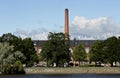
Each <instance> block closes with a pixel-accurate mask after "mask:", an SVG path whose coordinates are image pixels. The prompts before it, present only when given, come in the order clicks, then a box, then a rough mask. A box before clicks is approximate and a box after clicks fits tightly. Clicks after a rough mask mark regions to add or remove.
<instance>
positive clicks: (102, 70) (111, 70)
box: [25, 67, 120, 74]
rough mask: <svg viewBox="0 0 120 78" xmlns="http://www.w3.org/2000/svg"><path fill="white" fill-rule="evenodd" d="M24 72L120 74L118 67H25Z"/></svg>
mask: <svg viewBox="0 0 120 78" xmlns="http://www.w3.org/2000/svg"><path fill="white" fill-rule="evenodd" d="M25 71H26V74H120V67H69V68H45V67H32V68H25Z"/></svg>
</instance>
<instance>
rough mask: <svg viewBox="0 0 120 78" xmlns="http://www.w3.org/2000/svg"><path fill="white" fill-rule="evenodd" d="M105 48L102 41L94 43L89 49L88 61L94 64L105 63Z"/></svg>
mask: <svg viewBox="0 0 120 78" xmlns="http://www.w3.org/2000/svg"><path fill="white" fill-rule="evenodd" d="M105 48H106V46H104V41H98V40H97V41H95V42H94V43H93V45H91V47H90V61H94V62H95V64H97V62H99V63H103V62H107V56H106V52H105Z"/></svg>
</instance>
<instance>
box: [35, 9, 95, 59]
mask: <svg viewBox="0 0 120 78" xmlns="http://www.w3.org/2000/svg"><path fill="white" fill-rule="evenodd" d="M64 33H65V35H66V40H68V39H70V38H69V36H68V35H69V13H68V9H65V30H64ZM95 41H96V40H76V39H74V40H70V47H71V48H70V51H71V53H74V52H73V50H74V48H75V46H77V45H78V44H83V45H84V47H85V51H86V53H89V50H90V46H91V45H92V44H93V43H94V42H95ZM44 42H46V40H33V43H34V46H35V50H36V52H37V54H38V53H40V52H41V51H42V45H43V43H44ZM87 59H88V60H89V58H87ZM72 60H73V59H72Z"/></svg>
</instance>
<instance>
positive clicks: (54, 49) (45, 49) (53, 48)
mask: <svg viewBox="0 0 120 78" xmlns="http://www.w3.org/2000/svg"><path fill="white" fill-rule="evenodd" d="M40 55H41V59H44V60H46V62H47V66H49V65H51V64H52V65H53V63H56V67H60V66H63V65H64V63H66V62H67V63H68V62H69V60H70V50H69V41H67V40H65V35H64V34H63V33H49V35H48V41H47V42H46V43H45V44H44V45H43V46H42V52H41V53H40Z"/></svg>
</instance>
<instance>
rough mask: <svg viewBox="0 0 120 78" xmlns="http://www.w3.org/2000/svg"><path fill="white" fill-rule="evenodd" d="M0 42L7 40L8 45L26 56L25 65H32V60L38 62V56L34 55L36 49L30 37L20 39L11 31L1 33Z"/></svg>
mask: <svg viewBox="0 0 120 78" xmlns="http://www.w3.org/2000/svg"><path fill="white" fill-rule="evenodd" d="M0 42H1V43H2V42H8V43H9V44H10V45H13V46H14V51H20V52H22V53H23V55H24V56H25V57H26V60H25V61H22V59H21V62H22V63H25V64H26V66H33V65H34V62H38V57H37V55H36V51H35V48H34V45H33V42H32V40H31V39H30V38H25V39H23V40H22V39H21V38H20V37H17V36H15V35H13V34H11V33H7V34H3V35H2V37H0Z"/></svg>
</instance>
